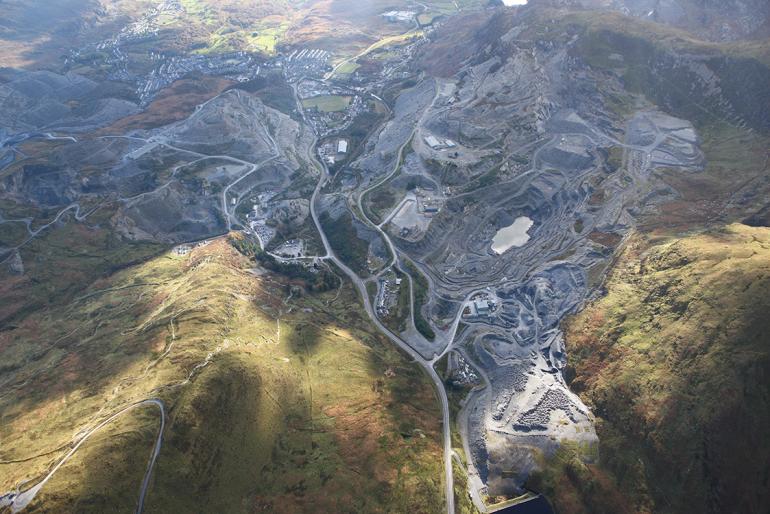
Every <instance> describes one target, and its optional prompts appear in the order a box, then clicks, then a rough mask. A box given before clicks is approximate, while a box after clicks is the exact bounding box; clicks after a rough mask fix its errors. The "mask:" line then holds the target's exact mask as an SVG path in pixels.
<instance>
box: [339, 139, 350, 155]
mask: <svg viewBox="0 0 770 514" xmlns="http://www.w3.org/2000/svg"><path fill="white" fill-rule="evenodd" d="M337 153H348V142H347V141H345V140H344V139H340V140H339V142H338V143H337Z"/></svg>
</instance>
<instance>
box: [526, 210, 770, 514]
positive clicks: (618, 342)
mask: <svg viewBox="0 0 770 514" xmlns="http://www.w3.org/2000/svg"><path fill="white" fill-rule="evenodd" d="M647 248H649V249H647ZM769 286H770V229H768V228H752V227H747V226H745V225H740V224H734V225H729V226H727V227H725V228H724V229H721V230H711V231H708V232H706V233H703V234H699V235H692V236H688V237H685V238H682V239H675V240H646V239H645V238H644V237H642V236H636V237H635V238H634V239H633V240H632V242H631V243H630V244H629V245H628V247H627V248H626V249H625V250H624V251H623V253H622V255H621V257H620V259H619V262H618V263H617V265H616V266H615V268H614V269H613V271H612V272H611V274H610V276H609V278H608V282H607V284H606V288H607V294H606V296H605V297H603V298H601V299H600V300H598V301H596V302H595V303H593V304H591V305H590V306H589V307H588V308H586V309H585V310H584V311H583V312H581V313H580V314H578V315H577V316H574V317H573V318H571V319H570V320H569V321H568V322H567V323H566V336H567V348H568V351H569V367H568V371H567V375H568V376H567V378H568V379H569V380H570V383H571V388H572V389H573V390H574V391H575V392H577V393H578V394H579V395H580V396H581V397H582V398H583V399H584V401H585V402H586V403H587V404H588V405H589V406H590V407H591V409H592V411H593V412H594V414H595V415H596V417H597V425H596V428H597V433H598V435H599V439H600V450H599V451H600V457H599V460H598V462H597V463H595V464H589V465H583V464H581V463H579V462H578V461H577V460H575V459H574V458H573V456H572V455H570V453H569V452H568V451H563V452H562V453H561V454H560V458H559V459H555V461H554V462H553V463H552V464H553V465H552V466H551V467H550V468H549V469H548V470H547V471H546V472H545V473H544V474H543V475H540V476H537V477H535V479H534V480H533V482H532V483H533V485H534V486H536V487H543V488H545V489H546V490H548V491H549V492H550V494H551V495H552V496H551V497H552V499H553V500H554V501H555V503H556V506H557V509H558V511H559V512H560V513H578V512H591V513H600V512H655V513H685V512H702V513H729V512H735V513H738V512H740V513H762V512H767V510H768V508H769V507H770V504H768V498H769V497H770V496H768V493H769V491H768V483H767V478H766V477H767V476H768V473H770V467H768V466H769V464H768V463H770V445H769V444H768V442H767V438H766V437H765V435H766V434H765V433H764V432H765V427H767V426H768V423H769V422H770V389H769V387H768V377H769V376H770V342H769V340H768V337H767V333H768V330H769V329H770V319H768V317H767V315H766V313H767V311H768V308H770V298H768V296H767V290H768V287H769Z"/></svg>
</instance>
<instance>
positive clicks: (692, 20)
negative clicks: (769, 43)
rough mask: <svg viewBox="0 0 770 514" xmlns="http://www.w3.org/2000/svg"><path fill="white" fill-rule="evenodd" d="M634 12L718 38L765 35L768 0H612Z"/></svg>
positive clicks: (769, 14)
mask: <svg viewBox="0 0 770 514" xmlns="http://www.w3.org/2000/svg"><path fill="white" fill-rule="evenodd" d="M614 5H615V6H616V7H617V8H619V9H621V10H622V11H624V12H628V13H629V14H631V15H633V16H638V17H644V18H646V19H650V20H653V21H657V22H659V23H666V24H669V25H674V26H677V27H682V28H685V29H688V30H692V31H698V33H699V35H701V36H702V35H704V31H705V35H708V36H709V37H710V38H711V39H714V40H717V41H734V40H738V39H745V38H757V37H766V36H767V35H768V29H770V4H769V3H768V2H766V1H765V0H700V1H696V0H614Z"/></svg>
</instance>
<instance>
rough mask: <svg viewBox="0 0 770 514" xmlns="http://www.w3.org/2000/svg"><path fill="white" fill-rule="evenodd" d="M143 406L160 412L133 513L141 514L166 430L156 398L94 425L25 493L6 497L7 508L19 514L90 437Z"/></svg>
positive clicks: (162, 407) (140, 402)
mask: <svg viewBox="0 0 770 514" xmlns="http://www.w3.org/2000/svg"><path fill="white" fill-rule="evenodd" d="M144 405H154V406H156V407H158V410H160V429H159V430H158V437H157V438H156V439H155V445H154V446H153V448H152V454H151V455H150V460H149V461H148V463H147V471H145V474H144V478H143V479H142V486H141V488H140V489H139V499H138V501H137V505H136V510H135V511H134V512H135V513H136V514H141V512H142V510H144V501H145V498H146V497H147V488H148V487H149V485H150V478H151V477H152V470H153V468H154V467H155V462H156V461H157V460H158V455H159V454H160V448H161V446H162V445H163V431H164V429H165V428H166V407H165V405H164V404H163V401H162V400H159V399H157V398H150V399H147V400H141V401H138V402H136V403H132V404H131V405H129V406H128V407H124V408H123V409H121V410H119V411H118V412H116V413H115V414H113V415H112V416H110V417H109V418H107V419H105V420H104V421H102V422H101V423H99V424H98V425H96V426H95V427H94V428H92V429H91V430H89V431H88V432H86V433H85V434H84V435H83V436H82V437H81V438H80V439H79V440H78V442H77V444H75V446H74V447H73V448H72V449H71V450H70V451H69V452H68V453H67V455H65V456H64V457H63V458H62V459H61V460H60V461H59V462H58V463H57V464H56V466H54V468H53V469H52V470H51V471H50V472H49V473H48V474H47V475H46V476H45V478H43V480H41V481H40V482H38V483H37V484H36V485H34V486H33V487H31V488H29V489H27V490H26V491H24V492H22V493H19V494H16V495H14V496H13V497H12V498H11V496H10V495H6V496H5V498H6V499H9V500H10V503H9V504H7V506H10V507H11V512H14V513H15V512H20V511H22V510H23V509H24V508H26V507H27V505H29V504H30V503H31V502H32V500H34V499H35V496H37V494H38V493H39V492H40V490H41V489H42V488H43V486H44V485H45V484H46V482H48V481H49V480H50V479H51V477H53V476H54V474H55V473H56V472H57V471H58V470H59V468H61V467H62V466H63V465H64V464H66V463H67V461H68V460H69V459H70V457H72V456H73V455H74V454H75V452H77V451H78V449H79V448H80V447H81V446H82V445H83V443H85V442H86V441H87V440H88V439H89V438H90V437H91V436H92V435H94V434H95V433H97V432H99V431H100V430H101V429H102V428H104V427H105V426H107V425H109V424H110V423H111V422H113V421H115V420H116V419H117V418H119V417H120V416H122V415H123V414H125V413H126V412H129V411H131V410H133V409H135V408H137V407H141V406H144Z"/></svg>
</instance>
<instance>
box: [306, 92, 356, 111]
mask: <svg viewBox="0 0 770 514" xmlns="http://www.w3.org/2000/svg"><path fill="white" fill-rule="evenodd" d="M351 99H352V97H350V96H341V95H323V96H314V97H312V98H305V99H303V100H302V107H304V108H305V109H318V110H319V111H321V112H338V111H344V110H345V109H347V108H348V105H350V101H351Z"/></svg>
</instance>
